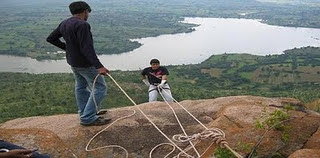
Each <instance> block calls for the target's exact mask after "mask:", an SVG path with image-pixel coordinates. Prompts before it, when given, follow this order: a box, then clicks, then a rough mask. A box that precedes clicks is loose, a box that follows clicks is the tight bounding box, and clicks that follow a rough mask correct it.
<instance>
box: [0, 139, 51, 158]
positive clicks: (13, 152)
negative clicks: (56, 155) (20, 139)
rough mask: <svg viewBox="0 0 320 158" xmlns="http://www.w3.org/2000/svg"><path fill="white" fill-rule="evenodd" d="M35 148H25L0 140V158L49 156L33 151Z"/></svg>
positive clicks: (38, 157)
mask: <svg viewBox="0 0 320 158" xmlns="http://www.w3.org/2000/svg"><path fill="white" fill-rule="evenodd" d="M35 151H36V150H27V149H25V148H23V147H20V146H17V145H14V144H11V143H9V142H6V141H3V140H0V158H29V157H30V158H49V157H50V156H48V155H43V154H39V153H37V152H35Z"/></svg>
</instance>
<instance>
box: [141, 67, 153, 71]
mask: <svg viewBox="0 0 320 158" xmlns="http://www.w3.org/2000/svg"><path fill="white" fill-rule="evenodd" d="M151 69H152V68H151V67H146V68H144V69H143V71H147V70H151Z"/></svg>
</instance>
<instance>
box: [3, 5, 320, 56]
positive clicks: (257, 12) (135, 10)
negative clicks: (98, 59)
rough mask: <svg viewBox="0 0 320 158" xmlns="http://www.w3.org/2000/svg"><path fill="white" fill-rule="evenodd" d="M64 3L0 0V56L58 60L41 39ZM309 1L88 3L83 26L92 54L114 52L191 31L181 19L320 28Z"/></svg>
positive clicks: (62, 14)
mask: <svg viewBox="0 0 320 158" xmlns="http://www.w3.org/2000/svg"><path fill="white" fill-rule="evenodd" d="M70 2H71V1H70V0H55V1H50V0H42V1H39V0H28V1H27V2H25V1H23V0H2V1H1V6H0V19H1V23H0V29H1V32H0V54H10V55H16V56H29V57H32V58H35V59H38V60H42V59H61V58H63V57H64V55H63V54H55V53H54V52H56V51H58V50H59V49H58V48H55V47H54V46H52V45H50V44H49V43H47V42H46V41H45V39H46V37H47V36H48V35H49V33H50V32H51V31H52V30H53V29H54V28H56V27H57V25H58V24H59V23H60V22H61V21H62V20H63V19H66V18H68V17H70V13H69V11H68V5H69V3H70ZM312 2H314V3H316V2H317V0H314V1H312ZM312 2H310V5H304V4H303V3H302V4H300V3H299V4H291V3H289V4H288V3H284V4H282V3H263V2H259V1H255V0H241V1H239V0H214V1H212V0H188V1H181V0H161V1H158V0H108V1H104V0H93V1H90V5H91V7H92V9H93V11H92V13H91V14H90V18H89V21H88V22H89V23H90V24H91V26H92V33H93V37H94V42H95V48H96V51H97V53H98V54H117V53H122V52H128V51H131V50H133V49H135V48H138V47H140V46H141V44H140V43H137V42H132V41H130V40H129V39H136V38H142V37H152V36H159V35H161V34H175V33H181V32H190V31H192V27H193V26H194V25H190V24H184V23H180V22H179V21H181V20H183V18H184V17H216V18H217V17H220V18H221V17H223V18H248V19H262V22H265V23H268V24H272V25H282V26H290V27H312V28H320V16H319V15H320V7H319V6H316V5H311V4H313V3H312ZM308 4H309V3H308ZM244 13H245V14H246V15H242V14H244ZM47 52H49V53H47Z"/></svg>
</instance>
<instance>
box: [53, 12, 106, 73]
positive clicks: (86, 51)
mask: <svg viewBox="0 0 320 158" xmlns="http://www.w3.org/2000/svg"><path fill="white" fill-rule="evenodd" d="M90 29H91V28H90V25H89V23H87V22H86V21H84V20H82V19H79V18H77V17H71V18H69V19H66V20H64V21H62V22H61V23H60V25H59V26H58V27H57V28H56V29H55V30H54V31H53V32H52V33H51V34H50V35H49V36H48V38H47V41H48V42H50V43H51V44H53V45H55V46H57V47H59V48H61V49H63V50H65V51H66V58H67V62H68V64H69V65H71V66H72V67H90V66H94V67H95V68H97V69H98V68H101V67H103V65H102V64H101V63H100V61H99V59H98V57H97V55H96V53H95V50H94V47H93V40H92V34H91V31H90ZM61 37H63V39H64V40H65V41H66V43H63V42H61V41H60V38H61Z"/></svg>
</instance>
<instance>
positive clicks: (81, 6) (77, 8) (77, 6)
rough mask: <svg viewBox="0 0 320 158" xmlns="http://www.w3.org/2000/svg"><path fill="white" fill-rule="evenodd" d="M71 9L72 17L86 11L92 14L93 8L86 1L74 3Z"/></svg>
mask: <svg viewBox="0 0 320 158" xmlns="http://www.w3.org/2000/svg"><path fill="white" fill-rule="evenodd" d="M69 9H70V12H71V14H72V15H74V14H79V13H83V12H84V11H85V10H88V11H89V13H90V12H91V8H90V6H89V4H88V3H86V2H84V1H76V2H72V3H71V4H70V5H69Z"/></svg>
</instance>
